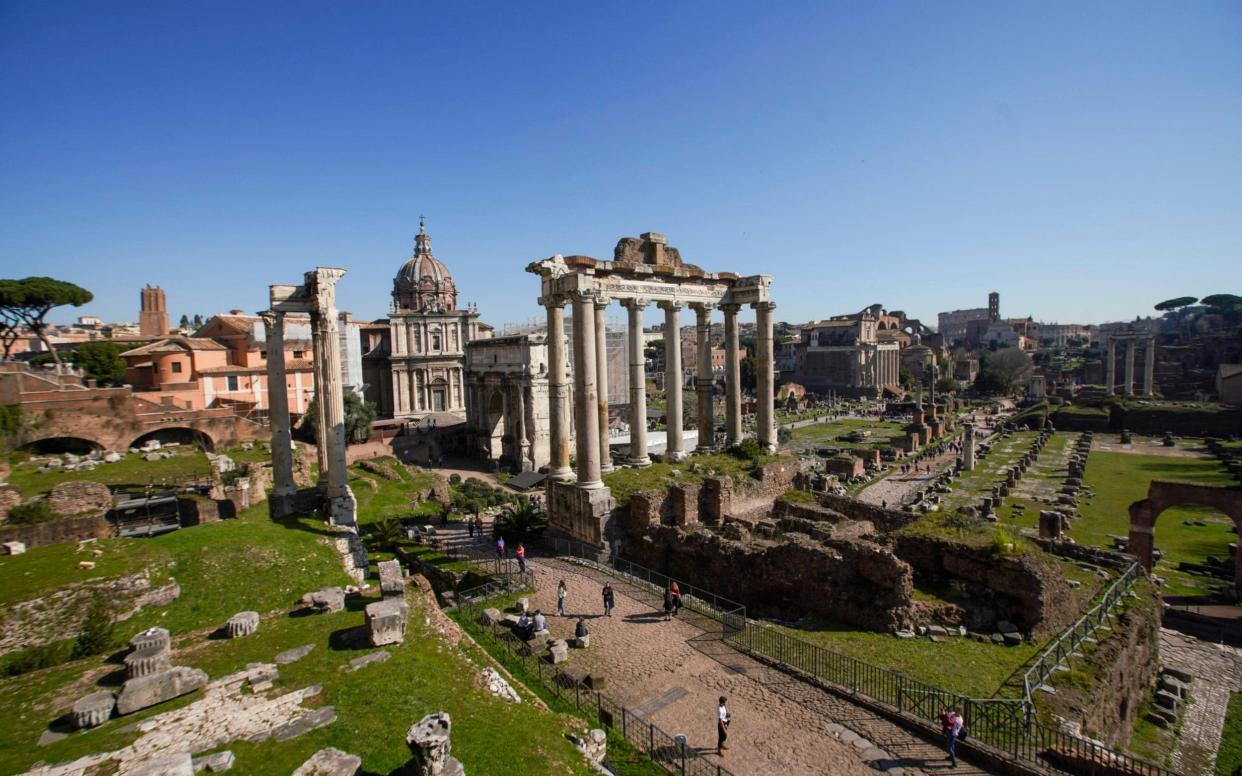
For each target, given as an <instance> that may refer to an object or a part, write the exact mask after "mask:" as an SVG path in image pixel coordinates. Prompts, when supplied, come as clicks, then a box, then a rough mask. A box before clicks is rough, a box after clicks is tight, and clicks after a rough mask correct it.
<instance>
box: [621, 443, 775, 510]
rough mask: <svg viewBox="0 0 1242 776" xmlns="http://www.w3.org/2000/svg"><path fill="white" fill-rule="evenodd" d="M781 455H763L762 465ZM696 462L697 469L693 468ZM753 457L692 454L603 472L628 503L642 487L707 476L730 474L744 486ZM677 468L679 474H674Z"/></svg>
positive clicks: (737, 484) (659, 486)
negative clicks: (693, 469) (669, 460)
mask: <svg viewBox="0 0 1242 776" xmlns="http://www.w3.org/2000/svg"><path fill="white" fill-rule="evenodd" d="M777 458H778V456H774V455H765V456H760V458H759V463H760V465H763V464H767V463H771V462H772V461H775V460H777ZM691 463H694V464H695V465H696V468H697V469H698V471H697V472H692V471H690V464H691ZM751 464H752V462H751V461H750V460H742V459H740V458H735V457H733V456H732V455H729V454H728V453H706V454H703V455H692V456H690V457H689V458H687V459H686V460H685V461H682V462H681V463H655V464H652V465H651V466H645V467H642V468H624V469H617V470H616V471H613V472H609V473H608V474H605V475H604V484H605V485H607V486H608V487H609V488H611V489H612V497H613V498H614V499H616V501H617V504H618V505H625V504H628V503H629V500H630V496H632V495H633V494H635V493H637V492H638V491H640V490H667V489H668V488H670V487H671V486H673V485H677V484H686V483H692V482H701V481H702V480H703V479H704V478H705V477H710V476H719V475H726V474H727V475H729V476H730V477H732V478H733V480H734V483H735V486H734V487H735V489H741V488H743V487H744V486H745V483H746V480H747V479H751V468H752V466H751ZM674 472H676V474H674Z"/></svg>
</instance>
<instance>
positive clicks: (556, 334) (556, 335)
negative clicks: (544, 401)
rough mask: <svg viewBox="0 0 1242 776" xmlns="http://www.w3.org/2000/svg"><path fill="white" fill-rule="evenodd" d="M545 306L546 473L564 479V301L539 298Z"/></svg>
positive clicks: (566, 456) (566, 464)
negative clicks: (548, 410) (547, 463)
mask: <svg viewBox="0 0 1242 776" xmlns="http://www.w3.org/2000/svg"><path fill="white" fill-rule="evenodd" d="M539 301H540V303H541V304H543V305H544V306H545V307H547V309H548V397H549V403H550V407H549V409H550V412H549V415H550V417H549V424H548V425H549V426H550V429H549V431H550V433H551V439H549V440H548V443H549V458H550V460H549V467H548V476H549V477H550V478H551V479H554V480H567V479H570V478H571V477H572V476H573V470H572V469H570V468H569V413H568V411H567V405H568V403H569V402H568V399H569V386H568V384H567V382H566V379H565V300H564V299H561V298H560V297H551V298H544V299H541V300H539Z"/></svg>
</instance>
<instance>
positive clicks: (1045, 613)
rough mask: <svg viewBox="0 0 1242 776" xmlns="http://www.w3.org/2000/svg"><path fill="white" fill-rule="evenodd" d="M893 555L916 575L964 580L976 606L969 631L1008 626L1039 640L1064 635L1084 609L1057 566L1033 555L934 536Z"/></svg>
mask: <svg viewBox="0 0 1242 776" xmlns="http://www.w3.org/2000/svg"><path fill="white" fill-rule="evenodd" d="M893 552H894V553H896V555H897V557H898V558H900V559H902V560H903V561H905V562H906V563H908V564H910V566H911V567H912V568H913V569H914V571H915V573H918V574H935V575H943V576H949V577H955V578H957V579H962V580H965V581H966V582H967V584H968V592H969V593H970V594H971V595H972V596H974V597H975V599H976V604H977V605H972V606H971V607H969V609H970V612H971V617H972V622H970V623H969V624H968V625H967V627H968V628H971V629H972V630H984V629H987V628H991V627H993V626H994V625H995V622H996V621H1000V620H1008V621H1010V622H1013V623H1014V624H1016V625H1017V626H1018V627H1020V628H1021V629H1022V630H1024V631H1026V632H1028V633H1030V634H1031V635H1032V636H1034V637H1035V638H1037V639H1042V638H1045V637H1047V636H1051V635H1052V634H1054V633H1057V632H1059V631H1061V630H1063V629H1064V628H1065V627H1066V626H1068V625H1069V624H1070V623H1072V622H1073V621H1074V620H1075V619H1076V618H1077V616H1078V612H1079V607H1078V604H1077V601H1076V599H1075V596H1074V594H1073V591H1072V590H1071V589H1070V587H1069V585H1068V584H1067V583H1066V581H1065V577H1064V575H1063V574H1062V573H1060V570H1059V569H1057V568H1056V567H1055V565H1054V561H1051V560H1048V559H1046V558H1041V557H1040V556H1038V555H1036V554H1034V553H1028V554H1023V555H1014V556H1009V557H996V556H994V555H993V552H992V548H991V547H971V546H969V545H965V544H961V543H958V542H954V541H950V540H947V539H941V538H936V537H930V536H898V537H896V538H895V540H894V542H893Z"/></svg>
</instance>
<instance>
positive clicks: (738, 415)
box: [720, 304, 742, 445]
mask: <svg viewBox="0 0 1242 776" xmlns="http://www.w3.org/2000/svg"><path fill="white" fill-rule="evenodd" d="M720 309H721V310H723V311H724V336H725V445H736V444H738V443H739V442H741V441H742V390H741V388H742V371H741V365H740V364H739V363H738V335H737V312H738V310H739V309H741V305H738V304H722V305H720Z"/></svg>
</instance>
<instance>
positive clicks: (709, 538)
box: [621, 525, 913, 631]
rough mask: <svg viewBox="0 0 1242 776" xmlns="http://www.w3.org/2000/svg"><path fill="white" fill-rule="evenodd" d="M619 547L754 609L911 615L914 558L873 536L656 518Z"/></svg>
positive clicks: (891, 622) (877, 621)
mask: <svg viewBox="0 0 1242 776" xmlns="http://www.w3.org/2000/svg"><path fill="white" fill-rule="evenodd" d="M621 554H622V556H623V557H626V558H628V559H630V560H633V561H634V562H636V563H639V564H641V565H643V566H647V567H649V568H653V569H655V570H657V571H660V572H662V573H664V574H668V575H669V576H672V577H675V578H677V579H680V580H683V581H685V582H688V583H689V584H692V585H696V586H699V587H702V588H704V589H707V590H711V591H713V592H715V593H718V594H720V595H722V596H724V597H726V598H731V599H733V600H735V601H737V602H738V603H741V604H744V605H745V606H746V607H747V612H748V614H751V615H752V616H759V617H775V618H780V619H800V618H802V617H804V616H806V615H820V616H824V617H831V618H832V619H834V620H837V621H841V622H846V623H849V624H851V625H855V626H857V627H861V628H868V629H871V630H880V631H891V630H895V629H897V628H899V627H901V626H903V625H906V624H908V622H909V621H910V609H909V607H910V601H911V596H912V594H913V573H912V572H911V570H910V566H909V565H908V564H906V563H904V562H903V561H901V560H899V559H898V558H897V557H896V556H895V555H893V553H892V552H890V551H889V550H887V549H886V548H884V547H881V546H879V545H876V544H873V543H871V542H867V541H858V540H827V541H815V540H812V539H810V538H808V537H805V536H801V535H798V534H791V535H787V536H786V537H785V541H783V542H781V543H779V544H767V543H759V542H751V541H745V540H732V539H726V538H724V537H722V536H719V535H717V534H715V533H713V532H710V531H703V530H699V531H686V530H684V529H682V528H679V527H676V526H664V525H652V526H650V528H649V529H648V531H647V533H646V534H645V535H644V536H642V537H641V538H636V539H630V540H627V541H626V542H624V543H623V546H622V548H621Z"/></svg>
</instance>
